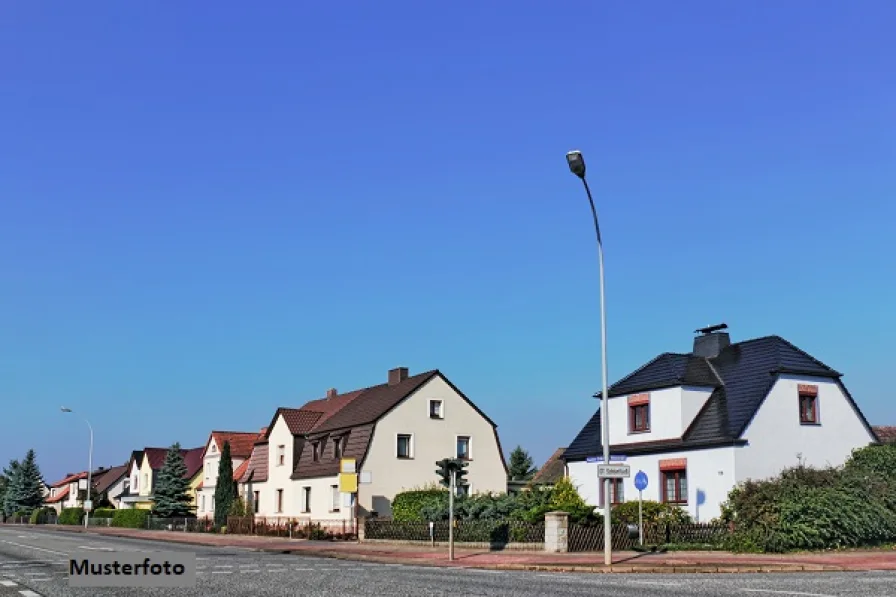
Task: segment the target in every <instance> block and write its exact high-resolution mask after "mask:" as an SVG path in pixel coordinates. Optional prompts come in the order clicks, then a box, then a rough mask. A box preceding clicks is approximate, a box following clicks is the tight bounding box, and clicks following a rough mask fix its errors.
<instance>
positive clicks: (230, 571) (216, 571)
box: [212, 570, 233, 574]
mask: <svg viewBox="0 0 896 597" xmlns="http://www.w3.org/2000/svg"><path fill="white" fill-rule="evenodd" d="M212 574H233V570H212Z"/></svg>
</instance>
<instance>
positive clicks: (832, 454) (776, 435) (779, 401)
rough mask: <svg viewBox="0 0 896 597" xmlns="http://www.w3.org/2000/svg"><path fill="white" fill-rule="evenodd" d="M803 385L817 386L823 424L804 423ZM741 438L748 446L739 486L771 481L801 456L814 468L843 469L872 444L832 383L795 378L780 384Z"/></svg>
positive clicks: (739, 469)
mask: <svg viewBox="0 0 896 597" xmlns="http://www.w3.org/2000/svg"><path fill="white" fill-rule="evenodd" d="M799 384H811V385H816V386H818V402H817V404H818V418H819V422H820V425H801V424H800V413H799V391H798V389H797V386H798V385H799ZM743 438H744V439H746V440H747V441H748V442H749V443H748V445H747V446H744V447H743V448H741V449H740V450H738V453H737V482H741V481H745V480H747V479H765V478H769V477H773V476H775V475H777V474H778V473H780V472H781V470H783V469H784V468H787V467H791V466H796V465H797V464H798V463H799V460H798V455H802V458H803V459H804V461H805V463H806V464H807V465H810V466H814V467H825V466H829V465H830V466H839V465H841V464H843V463H844V462H845V461H846V459H847V458H848V457H849V455H850V453H851V452H852V450H854V449H855V448H861V447H863V446H867V445H868V444H869V443H871V442H873V441H874V438H873V437H872V436H871V434H870V433H869V432H868V430H867V429H866V428H865V426H864V425H863V424H862V421H861V419H860V418H859V417H858V415H857V414H856V412H855V410H854V409H853V408H852V405H851V404H850V403H849V401H848V400H847V398H846V396H845V395H844V394H843V392H842V391H841V390H840V388H839V387H838V385H837V384H836V383H835V382H834V381H832V380H830V379H822V378H813V377H797V376H781V377H780V378H779V379H778V381H777V382H776V383H775V385H774V386H773V387H772V390H771V392H769V395H768V396H767V397H766V399H765V402H763V404H762V406H761V407H760V408H759V411H758V412H757V413H756V416H755V417H754V418H753V420H752V422H750V424H749V426H748V427H747V429H746V431H745V432H744V435H743Z"/></svg>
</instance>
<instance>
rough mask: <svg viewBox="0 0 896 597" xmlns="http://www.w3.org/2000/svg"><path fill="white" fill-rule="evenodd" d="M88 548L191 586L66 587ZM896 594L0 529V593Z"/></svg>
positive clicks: (759, 579) (771, 579) (751, 579)
mask: <svg viewBox="0 0 896 597" xmlns="http://www.w3.org/2000/svg"><path fill="white" fill-rule="evenodd" d="M89 551H96V552H154V551H168V552H171V551H177V552H192V553H195V554H196V557H197V570H198V572H197V582H196V585H195V586H194V587H191V588H178V589H159V588H156V589H148V588H142V589H138V588H126V589H122V588H109V589H98V588H70V587H69V586H68V577H67V574H68V558H69V556H71V555H74V554H83V553H85V552H89ZM175 595H176V596H179V597H181V596H182V597H198V596H203V597H205V596H208V597H212V596H214V597H219V596H220V597H237V596H242V595H246V596H249V595H269V596H287V595H288V596H290V597H292V596H295V595H302V596H303V597H317V596H324V595H326V596H328V597H329V596H334V595H345V596H356V595H357V596H359V597H362V596H363V597H367V596H375V597H424V596H432V597H457V596H472V597H494V596H513V597H517V596H519V597H543V596H545V595H555V596H558V597H565V596H569V597H573V596H575V597H581V596H583V595H595V596H603V595H606V596H612V597H684V596H689V597H702V596H706V597H710V596H735V595H736V596H738V597H763V596H765V597H782V596H783V597H786V596H788V595H790V596H794V597H841V596H855V597H896V573H893V572H851V573H833V572H824V573H806V574H803V573H775V574H688V575H681V574H678V575H671V574H670V575H665V574H663V575H661V574H615V575H608V574H549V573H536V572H516V571H507V572H504V571H489V570H472V569H458V568H450V569H448V568H430V567H422V566H402V565H386V564H373V563H366V562H363V563H362V562H349V561H343V560H333V559H327V558H314V557H309V556H305V555H285V554H266V553H258V552H252V551H248V550H241V549H234V548H214V547H200V546H192V545H184V544H175V543H171V544H165V543H160V542H156V541H141V540H136V539H124V538H118V537H103V536H97V535H81V534H77V535H73V534H70V533H61V532H55V533H54V532H52V531H45V530H40V531H37V530H31V529H16V528H3V529H0V597H36V596H40V597H68V596H78V597H81V596H84V597H86V596H90V597H106V596H117V597H118V596H120V597H143V596H147V597H148V596H153V597H160V596H175Z"/></svg>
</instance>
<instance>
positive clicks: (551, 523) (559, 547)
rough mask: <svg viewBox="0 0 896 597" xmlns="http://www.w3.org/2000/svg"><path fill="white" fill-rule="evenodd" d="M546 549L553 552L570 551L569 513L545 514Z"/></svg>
mask: <svg viewBox="0 0 896 597" xmlns="http://www.w3.org/2000/svg"><path fill="white" fill-rule="evenodd" d="M544 550H545V551H548V552H551V553H566V552H567V551H569V514H568V513H567V512H548V513H547V514H545V515H544Z"/></svg>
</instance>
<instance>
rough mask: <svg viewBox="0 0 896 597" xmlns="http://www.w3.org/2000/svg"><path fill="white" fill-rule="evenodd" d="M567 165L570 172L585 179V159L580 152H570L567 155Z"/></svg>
mask: <svg viewBox="0 0 896 597" xmlns="http://www.w3.org/2000/svg"><path fill="white" fill-rule="evenodd" d="M566 163H567V164H569V171H570V172H572V173H573V174H575V175H576V176H578V177H579V178H581V179H582V180H584V179H585V158H584V157H582V152H581V151H579V150H574V151H570V152H569V153H567V154H566Z"/></svg>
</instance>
